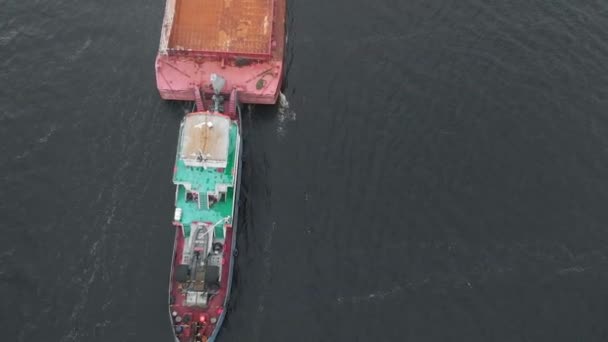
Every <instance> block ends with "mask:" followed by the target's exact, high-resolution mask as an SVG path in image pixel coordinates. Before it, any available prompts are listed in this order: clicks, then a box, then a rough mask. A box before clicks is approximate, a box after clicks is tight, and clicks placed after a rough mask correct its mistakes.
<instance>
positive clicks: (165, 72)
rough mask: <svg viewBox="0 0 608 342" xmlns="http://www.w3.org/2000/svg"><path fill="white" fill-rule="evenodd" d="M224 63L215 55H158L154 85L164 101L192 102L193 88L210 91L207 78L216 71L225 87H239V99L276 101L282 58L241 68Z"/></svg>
mask: <svg viewBox="0 0 608 342" xmlns="http://www.w3.org/2000/svg"><path fill="white" fill-rule="evenodd" d="M227 63H228V62H226V65H224V66H222V62H221V60H220V59H217V58H216V59H211V58H209V57H194V56H170V55H162V54H159V55H158V56H157V58H156V85H157V88H158V91H159V93H160V96H161V97H162V98H163V99H165V100H181V101H195V100H196V99H195V96H194V91H193V89H196V88H200V89H201V90H203V91H204V92H205V93H206V94H211V93H213V90H212V89H211V88H210V77H211V74H213V73H216V74H219V75H221V76H222V77H223V78H224V79H226V81H227V82H226V87H225V88H224V89H226V90H228V91H230V90H232V89H233V88H236V89H238V94H239V102H241V103H253V104H274V103H276V101H277V98H278V96H279V92H280V88H281V82H282V79H283V77H282V75H283V62H282V61H280V62H278V61H276V60H270V61H267V62H260V63H253V64H250V65H247V66H241V67H238V66H235V65H227Z"/></svg>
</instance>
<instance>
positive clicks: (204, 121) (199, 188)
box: [155, 0, 286, 342]
mask: <svg viewBox="0 0 608 342" xmlns="http://www.w3.org/2000/svg"><path fill="white" fill-rule="evenodd" d="M285 16H286V10H285V0H167V4H166V8H165V16H164V21H163V27H162V31H161V38H160V45H159V51H158V55H157V57H156V65H155V67H156V68H155V69H156V83H157V88H158V91H159V94H160V96H161V98H162V99H165V100H181V101H195V103H196V110H195V111H194V112H191V113H189V114H187V115H185V117H184V118H183V120H182V122H181V125H180V131H179V140H178V146H177V153H176V158H175V166H174V170H173V184H174V185H175V187H176V192H175V212H174V217H173V226H174V227H175V240H174V247H173V249H174V251H173V257H172V262H171V272H170V279H169V280H170V281H169V318H170V322H171V327H172V329H173V332H174V337H175V341H176V342H212V341H215V339H216V338H217V335H218V333H219V331H220V328H221V325H222V322H223V320H224V318H225V316H226V307H227V304H228V299H229V297H230V290H231V284H232V274H233V268H234V259H235V256H236V236H237V223H238V222H237V218H238V215H237V214H238V203H239V201H238V200H239V185H240V174H241V172H240V170H241V151H242V141H241V104H245V103H248V104H275V103H276V102H277V99H278V96H279V94H280V87H281V84H282V82H283V73H284V60H283V59H284V48H285V42H286V37H285Z"/></svg>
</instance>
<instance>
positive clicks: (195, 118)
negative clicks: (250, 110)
mask: <svg viewBox="0 0 608 342" xmlns="http://www.w3.org/2000/svg"><path fill="white" fill-rule="evenodd" d="M229 144H230V119H229V118H227V117H224V116H219V115H213V114H209V113H202V114H194V115H189V116H187V117H186V119H185V121H184V124H183V128H182V136H181V146H180V158H181V159H182V160H183V161H184V163H185V164H186V165H187V166H198V167H201V166H203V167H218V168H221V167H226V165H227V163H228V148H229Z"/></svg>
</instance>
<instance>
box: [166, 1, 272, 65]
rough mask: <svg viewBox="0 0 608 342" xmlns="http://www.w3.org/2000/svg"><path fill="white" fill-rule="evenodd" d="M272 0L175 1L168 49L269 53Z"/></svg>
mask: <svg viewBox="0 0 608 342" xmlns="http://www.w3.org/2000/svg"><path fill="white" fill-rule="evenodd" d="M273 2H274V1H273V0H177V1H176V5H175V18H174V21H173V27H172V28H171V34H170V38H169V48H170V49H178V50H194V51H204V52H220V53H235V54H238V53H245V54H259V55H268V54H270V53H271V39H272V26H273V25H272V21H273Z"/></svg>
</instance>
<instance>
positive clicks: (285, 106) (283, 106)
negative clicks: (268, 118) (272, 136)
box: [277, 93, 296, 137]
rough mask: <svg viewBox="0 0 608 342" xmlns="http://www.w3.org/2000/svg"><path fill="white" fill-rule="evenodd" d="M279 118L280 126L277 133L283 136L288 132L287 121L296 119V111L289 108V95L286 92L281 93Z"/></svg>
mask: <svg viewBox="0 0 608 342" xmlns="http://www.w3.org/2000/svg"><path fill="white" fill-rule="evenodd" d="M278 118H279V126H278V128H277V134H278V135H279V137H283V136H285V133H286V128H285V125H286V123H287V122H290V121H295V120H296V112H294V111H293V110H292V109H291V108H289V101H287V96H285V94H283V93H281V94H280V95H279V112H278Z"/></svg>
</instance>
